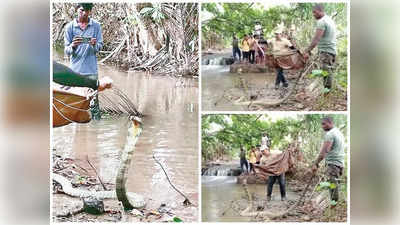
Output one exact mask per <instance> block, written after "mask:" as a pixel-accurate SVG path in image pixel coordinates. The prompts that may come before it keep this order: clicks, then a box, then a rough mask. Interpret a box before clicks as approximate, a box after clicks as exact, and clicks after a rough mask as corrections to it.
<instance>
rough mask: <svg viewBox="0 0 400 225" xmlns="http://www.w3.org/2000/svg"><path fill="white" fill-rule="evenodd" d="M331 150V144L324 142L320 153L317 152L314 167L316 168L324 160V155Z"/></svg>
mask: <svg viewBox="0 0 400 225" xmlns="http://www.w3.org/2000/svg"><path fill="white" fill-rule="evenodd" d="M331 150H332V142H331V141H325V142H324V144H323V145H322V148H321V151H320V152H319V155H318V158H317V160H315V165H316V166H317V167H318V164H319V163H320V162H321V161H322V160H323V159H324V158H325V156H326V154H328V152H330V151H331Z"/></svg>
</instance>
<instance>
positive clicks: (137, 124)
mask: <svg viewBox="0 0 400 225" xmlns="http://www.w3.org/2000/svg"><path fill="white" fill-rule="evenodd" d="M129 120H130V121H132V122H133V125H134V127H135V128H140V127H142V118H140V117H138V116H130V117H129Z"/></svg>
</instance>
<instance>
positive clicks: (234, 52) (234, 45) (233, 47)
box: [232, 35, 242, 62]
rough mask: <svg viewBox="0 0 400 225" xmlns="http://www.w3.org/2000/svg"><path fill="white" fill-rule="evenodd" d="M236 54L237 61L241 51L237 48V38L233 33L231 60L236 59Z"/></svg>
mask: <svg viewBox="0 0 400 225" xmlns="http://www.w3.org/2000/svg"><path fill="white" fill-rule="evenodd" d="M236 54H237V55H238V56H239V62H240V59H241V57H242V56H241V52H240V48H239V39H237V37H236V35H233V40H232V55H233V60H234V61H236Z"/></svg>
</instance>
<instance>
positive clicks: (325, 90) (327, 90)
mask: <svg viewBox="0 0 400 225" xmlns="http://www.w3.org/2000/svg"><path fill="white" fill-rule="evenodd" d="M330 91H331V89H329V88H324V90H323V91H322V93H324V94H326V93H328V92H330Z"/></svg>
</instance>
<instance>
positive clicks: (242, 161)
mask: <svg viewBox="0 0 400 225" xmlns="http://www.w3.org/2000/svg"><path fill="white" fill-rule="evenodd" d="M239 156H240V169H242V173H246V174H247V173H248V172H249V165H248V163H247V158H246V151H244V149H243V147H240V155H239ZM244 167H246V170H245V169H244Z"/></svg>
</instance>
